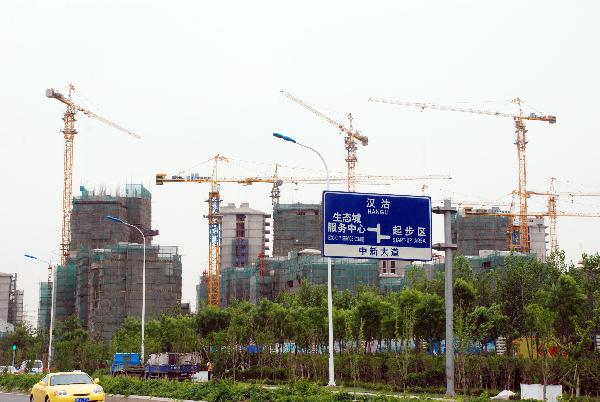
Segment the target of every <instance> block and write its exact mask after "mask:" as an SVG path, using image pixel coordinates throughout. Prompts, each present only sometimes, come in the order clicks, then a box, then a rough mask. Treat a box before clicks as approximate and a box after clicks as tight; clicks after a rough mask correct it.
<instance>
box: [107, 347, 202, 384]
mask: <svg viewBox="0 0 600 402" xmlns="http://www.w3.org/2000/svg"><path fill="white" fill-rule="evenodd" d="M201 370H202V366H201V359H200V355H199V354H198V353H157V354H151V355H150V356H149V357H148V360H147V361H146V364H142V362H141V360H140V355H139V354H137V353H115V354H114V356H113V362H112V365H111V368H110V372H111V374H112V375H113V376H118V375H129V376H135V377H141V378H171V379H177V380H185V379H190V378H191V377H192V376H193V375H194V374H196V373H197V372H199V371H201Z"/></svg>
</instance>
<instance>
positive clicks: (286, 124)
mask: <svg viewBox="0 0 600 402" xmlns="http://www.w3.org/2000/svg"><path fill="white" fill-rule="evenodd" d="M599 11H600V6H599V5H598V3H597V2H594V1H578V2H575V3H573V2H564V1H526V2H524V1H498V2H490V1H485V2H484V1H413V2H404V1H371V2H366V1H362V2H359V1H328V2H325V1H302V2H293V3H292V2H284V1H253V2H248V1H228V2H198V1H162V2H158V1H147V0H144V1H116V0H114V1H82V0H78V1H75V0H73V1H62V0H60V1H59V0H56V1H47V0H40V1H3V2H2V3H1V4H0V50H1V53H0V73H1V74H0V88H1V91H2V92H1V95H0V117H1V122H2V123H1V124H0V135H1V138H2V144H1V145H0V168H1V171H2V176H3V183H2V191H1V198H0V203H1V204H0V205H1V208H0V211H1V214H2V216H1V218H2V223H3V227H4V230H2V231H1V232H0V253H2V265H3V267H2V269H1V271H2V272H17V273H18V275H19V280H18V287H19V288H21V289H24V290H25V303H26V312H27V313H28V314H29V315H30V317H31V318H35V314H36V311H37V303H38V292H39V290H38V283H39V281H40V280H43V279H44V278H45V276H46V270H45V267H44V265H43V264H41V263H36V262H35V261H31V260H26V259H25V258H23V253H25V252H29V253H31V254H35V255H37V256H39V257H40V258H52V259H53V261H54V262H57V261H58V260H59V257H58V256H56V255H54V254H52V253H53V252H57V250H58V247H59V243H60V230H61V227H60V224H61V197H62V183H63V181H62V176H63V161H62V158H63V142H64V141H63V139H62V133H61V132H60V129H61V128H62V120H61V117H62V113H63V112H64V110H65V108H64V105H62V104H61V103H59V102H57V101H56V100H53V99H48V98H46V97H45V93H44V91H45V89H46V88H50V87H51V88H55V89H57V90H61V91H65V88H66V86H67V84H68V83H69V82H73V83H74V84H75V85H76V87H77V88H78V89H79V90H80V92H79V93H80V94H81V95H79V96H77V97H76V98H75V99H76V101H77V102H79V103H81V104H82V105H85V106H87V107H89V108H90V109H92V110H94V111H96V112H98V113H99V114H102V115H105V116H107V117H109V118H111V119H113V120H114V121H116V122H118V123H119V124H121V125H123V126H125V127H127V128H128V129H130V130H132V131H135V132H138V133H140V134H141V135H142V140H136V139H134V138H131V137H129V136H127V135H125V134H124V133H121V132H119V131H116V130H114V129H113V128H111V127H108V126H106V125H104V124H103V123H101V122H99V121H97V120H94V119H91V118H89V117H86V116H84V115H82V114H81V113H80V114H78V121H77V123H76V126H77V130H78V132H79V133H78V134H77V136H76V139H75V164H74V179H73V188H74V195H78V194H79V191H78V189H79V185H82V184H83V185H85V186H87V187H88V188H94V187H96V188H98V187H100V186H105V187H106V188H108V189H109V190H112V189H115V188H117V187H119V186H120V185H123V184H125V183H140V182H141V183H143V184H144V185H146V186H148V187H149V188H150V190H151V191H152V193H153V226H154V227H155V228H157V229H159V230H160V233H161V234H160V236H159V237H158V238H157V239H156V242H158V243H160V244H163V245H177V246H180V247H181V248H180V251H181V253H182V254H183V255H184V257H183V277H184V281H183V283H184V287H183V300H184V301H192V302H193V299H194V286H195V284H196V283H197V281H198V276H199V274H200V273H201V271H203V270H204V269H205V268H206V264H207V248H208V245H207V231H208V230H207V222H206V219H205V218H204V217H203V216H204V215H205V214H206V208H207V207H206V203H205V202H204V201H205V200H206V197H207V191H208V189H209V188H208V185H206V184H198V185H196V184H171V185H165V186H163V187H155V186H154V184H153V182H154V175H155V174H156V173H158V172H164V173H169V174H173V173H176V172H178V171H180V170H183V169H186V168H188V167H191V166H195V165H197V164H199V163H201V162H204V161H206V160H208V159H209V158H210V157H211V156H213V155H215V154H217V153H219V154H223V155H225V156H228V157H230V158H232V163H230V164H228V166H223V173H224V174H227V175H235V176H242V177H243V176H248V175H256V174H268V173H270V172H271V171H272V168H273V164H274V163H275V162H279V163H282V164H285V165H287V166H290V167H293V166H296V167H298V169H293V168H286V170H285V171H284V174H288V175H295V176H307V175H319V174H322V170H321V163H320V161H319V160H318V159H317V158H316V157H315V156H314V155H313V154H311V153H310V152H308V151H306V150H304V149H302V148H299V147H296V146H293V145H291V144H289V143H283V142H281V141H277V140H274V139H273V138H272V137H271V133H272V132H273V131H280V132H285V133H287V134H289V135H292V136H294V137H296V138H297V139H298V140H301V141H303V142H305V143H306V144H309V145H312V146H314V147H316V148H318V149H319V150H320V151H322V154H323V156H324V157H325V159H326V160H327V162H328V164H329V167H330V170H332V171H333V172H339V173H342V174H343V173H344V172H345V162H344V158H345V151H344V147H343V137H342V136H341V135H340V134H339V133H338V132H337V130H336V128H335V127H333V126H331V125H329V124H328V123H326V122H324V121H322V120H319V119H318V118H316V117H315V116H313V115H312V114H310V113H309V112H307V111H306V110H303V109H302V108H300V107H299V106H298V105H296V104H294V103H292V102H290V101H289V100H288V99H286V98H284V97H283V96H282V95H281V94H280V93H279V90H280V89H286V90H288V91H290V92H291V93H293V94H294V95H296V96H298V97H300V98H302V99H304V100H305V101H306V102H308V103H310V104H312V105H314V106H316V107H318V108H320V109H321V110H322V111H323V112H325V113H327V114H330V115H331V116H332V117H334V118H336V119H340V120H343V119H344V115H345V113H347V112H352V113H353V115H354V116H355V125H356V127H357V128H359V129H360V130H361V131H362V132H363V134H365V135H367V136H368V137H369V145H368V146H367V147H362V146H360V145H359V150H358V159H359V162H358V173H359V174H369V173H370V174H393V175H423V174H443V173H449V174H451V175H452V177H453V179H452V180H451V181H436V182H429V183H427V184H428V186H429V194H430V195H431V196H432V197H433V199H434V200H440V199H441V198H442V197H444V196H451V197H452V198H453V199H454V200H457V201H461V200H465V201H492V200H499V201H501V202H504V203H508V202H510V197H509V196H508V194H509V193H510V192H511V191H512V190H513V189H514V188H516V186H517V161H516V149H515V146H514V144H513V143H514V139H515V135H514V127H513V122H512V121H511V120H510V119H507V118H498V117H492V116H478V115H472V114H464V113H452V112H442V111H424V112H420V111H418V110H417V109H413V108H408V107H401V106H392V105H384V104H378V103H371V102H368V101H367V99H368V98H369V97H370V96H375V97H377V96H380V97H390V98H396V99H401V100H409V101H430V102H437V103H442V104H453V105H458V106H463V107H471V106H472V107H478V108H486V109H493V110H500V111H505V112H511V111H514V108H513V107H512V106H511V104H510V103H509V100H510V99H512V98H514V97H517V96H518V97H521V98H522V99H524V100H525V101H526V102H527V104H528V105H531V107H532V109H530V110H539V111H541V112H543V113H547V114H555V115H556V116H557V118H558V123H557V124H555V125H550V124H547V123H543V122H530V123H529V124H528V129H529V133H528V135H529V137H528V138H529V144H528V148H527V161H528V166H527V167H528V171H527V175H528V183H529V188H530V189H531V190H538V191H544V190H546V189H547V187H548V183H549V178H550V177H551V176H554V177H556V178H557V179H558V183H557V187H558V189H559V190H573V191H590V192H591V191H595V192H600V180H599V179H598V149H600V136H598V132H599V128H600V121H599V119H598V117H597V116H598V111H597V107H598V106H597V98H598V93H600V79H599V78H598V71H599V67H600V66H599V64H600V63H599V57H598V43H597V42H598V38H599V37H600V28H598V24H597V22H598V17H599V16H600V13H599ZM192 171H197V172H199V173H200V174H202V175H209V174H210V164H207V163H204V164H200V165H198V166H197V167H195V168H194V169H192ZM423 184H424V182H423V181H418V182H400V183H395V184H394V185H392V186H382V187H377V186H360V185H359V186H358V190H364V191H370V192H386V193H399V194H420V188H421V186H422V185H423ZM334 188H337V189H343V188H344V186H343V185H338V186H334ZM321 190H322V188H321V187H319V186H315V185H312V186H300V187H297V188H296V187H295V186H293V185H286V186H285V187H284V189H283V197H282V202H290V201H302V202H316V201H318V200H319V194H320V191H321ZM269 192H270V188H269V186H268V185H265V184H258V185H255V186H253V187H242V186H239V185H224V186H223V187H222V192H221V193H222V198H223V200H224V202H225V203H228V202H235V203H236V204H239V203H240V202H242V201H248V202H250V205H251V207H254V208H257V209H262V210H264V211H265V212H268V213H271V204H270V198H269V197H268V195H269ZM559 203H560V204H559V209H560V210H565V211H579V212H592V211H600V197H599V198H579V199H574V200H571V199H569V198H568V197H563V198H562V199H561V200H559ZM545 205H546V200H545V199H544V198H538V199H533V198H532V199H531V207H530V209H531V210H535V211H540V210H544V209H545ZM435 228H437V230H436V231H435V232H434V241H439V240H441V236H442V232H441V230H440V228H441V226H440V223H439V218H435ZM599 230H600V219H598V218H595V219H593V218H559V221H558V240H559V244H560V245H561V247H563V248H564V249H565V250H566V252H567V256H568V258H569V259H574V260H576V259H577V258H578V256H579V255H580V254H581V253H582V252H588V253H590V252H595V251H598V249H599V246H598V244H599V243H598V239H599V238H600V235H599Z"/></svg>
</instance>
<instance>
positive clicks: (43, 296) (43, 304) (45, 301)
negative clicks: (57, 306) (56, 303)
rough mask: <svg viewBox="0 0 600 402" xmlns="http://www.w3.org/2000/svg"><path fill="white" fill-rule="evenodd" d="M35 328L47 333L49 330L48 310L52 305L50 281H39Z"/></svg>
mask: <svg viewBox="0 0 600 402" xmlns="http://www.w3.org/2000/svg"><path fill="white" fill-rule="evenodd" d="M39 297H40V298H39V306H38V321H37V329H38V331H39V332H45V333H48V331H49V330H50V310H51V307H52V282H40V296H39Z"/></svg>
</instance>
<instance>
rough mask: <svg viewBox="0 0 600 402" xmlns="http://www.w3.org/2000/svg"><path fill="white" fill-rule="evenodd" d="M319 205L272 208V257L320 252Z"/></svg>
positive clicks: (285, 205) (278, 205)
mask: <svg viewBox="0 0 600 402" xmlns="http://www.w3.org/2000/svg"><path fill="white" fill-rule="evenodd" d="M321 222H322V218H321V204H276V205H275V206H274V207H273V256H274V257H287V256H288V254H289V253H290V252H292V251H301V250H305V249H313V250H321V247H322V245H321V242H322V237H323V234H322V231H321V225H322V223H321Z"/></svg>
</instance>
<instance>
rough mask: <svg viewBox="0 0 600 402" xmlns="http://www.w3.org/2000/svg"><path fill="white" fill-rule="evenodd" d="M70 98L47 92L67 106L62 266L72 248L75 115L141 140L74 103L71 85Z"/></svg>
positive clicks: (137, 136) (65, 117)
mask: <svg viewBox="0 0 600 402" xmlns="http://www.w3.org/2000/svg"><path fill="white" fill-rule="evenodd" d="M68 89H69V93H68V96H64V95H62V94H61V93H60V92H58V91H56V90H54V89H47V90H46V97H47V98H54V99H56V100H58V101H60V102H62V103H64V104H65V105H66V106H67V110H66V111H65V113H64V114H63V122H64V128H63V130H62V132H63V136H64V139H65V150H64V160H63V199H62V230H61V243H60V249H61V255H60V263H61V265H63V266H64V265H66V264H67V262H68V260H69V255H70V248H71V214H72V211H73V205H72V197H73V140H74V139H75V134H77V131H76V130H75V113H77V112H78V111H80V112H82V113H84V114H85V115H87V116H89V117H93V118H95V119H98V120H100V121H101V122H103V123H105V124H107V125H109V126H111V127H114V128H116V129H117V130H120V131H123V132H125V133H127V134H129V135H131V136H133V137H135V138H140V136H139V135H138V134H135V133H133V132H131V131H129V130H127V129H125V128H123V127H121V126H120V125H118V124H116V123H114V122H112V121H110V120H108V119H107V118H105V117H102V116H99V115H97V114H96V113H94V112H92V111H91V110H88V109H86V108H84V107H81V106H79V105H77V104H76V103H74V102H73V99H72V98H73V96H72V95H73V92H75V86H74V85H73V84H69V87H68Z"/></svg>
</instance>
